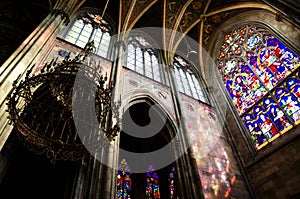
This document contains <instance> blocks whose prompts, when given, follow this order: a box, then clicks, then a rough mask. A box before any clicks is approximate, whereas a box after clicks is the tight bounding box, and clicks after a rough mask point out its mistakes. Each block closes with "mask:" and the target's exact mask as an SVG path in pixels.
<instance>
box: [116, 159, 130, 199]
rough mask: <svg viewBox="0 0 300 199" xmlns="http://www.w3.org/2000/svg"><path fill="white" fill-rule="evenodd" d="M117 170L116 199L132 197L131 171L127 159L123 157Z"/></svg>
mask: <svg viewBox="0 0 300 199" xmlns="http://www.w3.org/2000/svg"><path fill="white" fill-rule="evenodd" d="M119 167H120V168H119V169H120V170H118V172H117V190H116V199H130V198H131V196H130V192H131V177H130V176H131V171H130V169H129V166H128V164H127V162H126V160H125V159H123V160H122V161H121V163H120V166H119Z"/></svg>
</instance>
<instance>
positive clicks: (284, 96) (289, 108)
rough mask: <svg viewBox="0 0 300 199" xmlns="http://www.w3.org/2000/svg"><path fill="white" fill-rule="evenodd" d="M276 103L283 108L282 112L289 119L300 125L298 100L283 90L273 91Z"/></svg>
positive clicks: (299, 104)
mask: <svg viewBox="0 0 300 199" xmlns="http://www.w3.org/2000/svg"><path fill="white" fill-rule="evenodd" d="M275 93H276V98H277V101H278V102H279V104H280V106H281V107H282V108H283V110H284V112H285V113H286V114H287V115H288V116H290V117H291V119H292V120H293V122H294V123H295V124H299V123H300V103H299V101H298V100H299V99H298V98H297V97H295V96H294V95H293V94H290V93H289V92H288V91H287V90H285V89H283V88H277V89H276V90H275Z"/></svg>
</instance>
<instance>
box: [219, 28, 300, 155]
mask: <svg viewBox="0 0 300 199" xmlns="http://www.w3.org/2000/svg"><path fill="white" fill-rule="evenodd" d="M217 59H218V72H219V75H220V76H221V77H222V80H223V83H224V85H225V87H226V90H227V92H228V94H229V96H230V98H231V100H232V103H233V105H234V106H235V108H236V110H237V113H238V114H239V115H240V116H241V117H242V119H243V121H244V123H245V125H246V129H247V130H248V132H249V133H250V137H251V138H252V140H253V143H254V145H255V147H256V149H257V150H259V149H261V148H262V147H264V146H265V145H267V144H268V143H270V142H272V141H273V140H274V139H276V138H277V137H279V136H280V135H282V134H284V133H285V132H287V131H288V130H290V129H291V128H293V127H294V126H296V125H297V124H299V123H300V111H299V110H300V98H299V72H297V68H298V67H299V66H300V62H299V57H298V56H297V55H296V54H295V53H294V52H292V51H291V50H290V49H289V48H288V47H287V46H286V45H284V44H283V43H282V42H281V41H280V40H278V39H277V38H276V37H274V36H273V35H272V34H271V33H270V32H269V31H268V30H267V29H265V28H263V27H260V26H255V25H245V26H243V27H241V28H236V29H234V30H233V31H232V32H230V33H227V34H225V36H224V40H223V43H222V45H221V46H220V52H219V55H218V57H217Z"/></svg>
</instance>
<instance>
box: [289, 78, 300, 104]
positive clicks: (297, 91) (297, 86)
mask: <svg viewBox="0 0 300 199" xmlns="http://www.w3.org/2000/svg"><path fill="white" fill-rule="evenodd" d="M286 86H287V88H288V90H289V91H290V92H292V93H293V94H294V95H295V96H296V97H297V98H298V101H299V102H300V80H299V79H296V78H289V79H288V80H287V82H286Z"/></svg>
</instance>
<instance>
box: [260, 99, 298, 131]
mask: <svg viewBox="0 0 300 199" xmlns="http://www.w3.org/2000/svg"><path fill="white" fill-rule="evenodd" d="M264 107H265V109H266V110H267V113H268V115H269V116H270V118H271V119H272V121H273V122H274V123H275V126H276V127H277V129H278V130H279V132H280V133H281V134H282V133H285V132H286V131H288V130H289V129H291V128H292V127H293V126H292V124H291V123H290V122H289V120H288V118H287V117H286V116H285V115H284V113H283V111H282V110H281V109H280V107H279V106H278V104H276V103H275V101H274V100H273V99H271V98H266V99H265V100H264Z"/></svg>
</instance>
